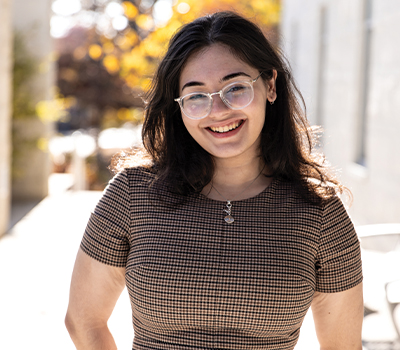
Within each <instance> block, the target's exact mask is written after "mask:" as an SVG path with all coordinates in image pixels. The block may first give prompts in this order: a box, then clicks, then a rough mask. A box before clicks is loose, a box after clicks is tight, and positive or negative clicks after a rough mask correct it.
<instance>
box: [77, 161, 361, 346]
mask: <svg viewBox="0 0 400 350" xmlns="http://www.w3.org/2000/svg"><path fill="white" fill-rule="evenodd" d="M153 176H154V175H152V174H151V173H150V172H148V171H146V170H144V169H142V168H131V169H126V170H125V171H123V172H121V173H119V174H118V175H117V176H116V177H115V178H114V179H113V180H112V181H111V182H110V184H109V186H108V187H107V189H106V190H105V192H104V195H103V197H102V199H101V200H100V202H99V203H98V205H97V207H96V209H95V210H94V213H93V214H92V216H91V218H90V220H89V223H88V225H87V229H86V232H85V235H84V237H83V240H82V243H81V247H82V249H83V250H84V251H85V252H86V253H87V254H88V255H90V256H91V257H93V258H94V259H97V260H99V261H101V262H103V263H105V264H109V265H113V266H119V267H126V285H127V288H128V291H129V295H130V299H131V305H132V318H133V326H134V330H135V337H134V340H133V349H140V350H145V349H146V350H166V349H171V350H172V349H173V350H183V349H208V350H211V349H241V350H242V349H248V350H258V349H271V350H272V349H279V350H284V349H293V347H294V346H295V344H296V342H297V339H298V337H299V332H300V326H301V323H302V321H303V318H304V316H305V314H306V312H307V309H308V308H309V306H310V304H311V301H312V299H313V295H314V292H315V291H319V292H324V293H334V292H340V291H344V290H346V289H349V288H351V287H354V286H356V285H357V284H358V283H360V282H361V281H362V271H361V259H360V249H359V242H358V239H357V236H356V234H355V231H354V228H353V224H352V223H351V221H350V219H349V217H348V215H347V213H346V210H345V209H344V207H343V205H342V203H341V201H340V200H339V199H337V198H335V199H334V200H332V201H330V202H329V204H327V205H326V206H325V207H319V206H315V205H312V204H309V203H307V202H305V201H304V200H302V199H301V197H300V196H299V195H298V193H297V192H296V191H295V190H294V189H293V186H292V185H291V184H290V183H287V182H284V181H282V180H277V179H274V180H273V182H272V184H271V185H270V186H269V187H267V188H266V189H265V190H264V191H263V192H262V193H260V194H258V195H257V196H256V197H253V198H249V199H246V200H241V201H237V202H233V207H232V215H233V216H234V218H235V222H234V223H233V224H227V223H226V222H225V221H224V217H225V215H226V214H225V213H224V212H223V209H225V202H222V201H215V200H211V199H208V198H207V197H205V196H203V195H201V194H200V195H199V194H193V195H191V196H189V197H187V198H181V197H179V196H177V195H174V194H172V193H171V192H170V191H168V190H167V188H166V187H161V186H151V185H150V183H149V181H150V180H151V179H152V178H153Z"/></svg>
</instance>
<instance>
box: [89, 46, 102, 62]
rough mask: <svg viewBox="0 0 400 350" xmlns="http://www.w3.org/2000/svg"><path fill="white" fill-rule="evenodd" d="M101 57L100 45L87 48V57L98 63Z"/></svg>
mask: <svg viewBox="0 0 400 350" xmlns="http://www.w3.org/2000/svg"><path fill="white" fill-rule="evenodd" d="M102 55H103V49H102V48H101V46H100V45H97V44H93V45H90V46H89V56H90V57H91V58H92V59H94V60H95V61H98V60H99V59H100V58H101V56H102Z"/></svg>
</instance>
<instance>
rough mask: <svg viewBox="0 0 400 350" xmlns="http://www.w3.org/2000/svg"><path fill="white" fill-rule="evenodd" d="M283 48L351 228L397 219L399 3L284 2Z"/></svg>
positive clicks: (388, 0)
mask: <svg viewBox="0 0 400 350" xmlns="http://www.w3.org/2000/svg"><path fill="white" fill-rule="evenodd" d="M282 15H283V24H282V35H283V46H284V51H285V52H286V54H287V56H288V58H289V61H290V62H291V64H292V66H293V71H294V76H295V78H296V80H297V82H298V84H299V87H300V90H301V91H302V92H303V94H304V97H305V100H306V103H307V108H308V116H309V119H310V122H311V124H319V125H322V126H323V128H324V130H325V133H324V136H323V140H322V141H323V145H324V151H325V154H326V155H327V158H328V160H330V162H331V163H332V164H333V165H334V166H335V167H336V168H338V169H340V170H341V176H340V177H341V180H342V181H343V183H344V184H345V185H347V186H348V187H350V189H351V190H352V192H353V195H354V203H353V206H352V207H351V209H350V213H351V215H352V217H353V219H354V221H355V222H356V223H357V224H369V223H381V222H382V223H383V222H400V138H399V137H398V133H399V131H400V64H399V62H400V46H399V45H398V44H397V43H398V33H400V2H399V1H397V0H352V1H348V0H336V1H327V0H302V1H299V0H284V1H283V13H282Z"/></svg>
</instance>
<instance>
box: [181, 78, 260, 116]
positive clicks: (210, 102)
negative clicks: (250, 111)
mask: <svg viewBox="0 0 400 350" xmlns="http://www.w3.org/2000/svg"><path fill="white" fill-rule="evenodd" d="M261 75H262V72H261V73H260V74H259V75H258V76H257V78H255V79H249V80H237V81H234V82H232V83H229V84H228V85H226V86H224V87H223V88H222V89H221V90H220V91H217V92H212V93H209V92H191V93H189V94H186V95H184V96H181V97H179V98H175V99H174V101H176V102H178V103H179V106H180V108H181V111H182V112H183V113H184V114H185V116H186V117H188V118H190V119H194V120H198V119H203V118H205V117H207V116H208V115H209V114H210V113H211V110H212V105H213V101H214V100H213V96H214V95H219V97H220V98H221V100H222V102H224V104H225V105H226V106H227V107H229V108H230V109H233V110H239V109H243V108H246V107H247V106H248V105H249V104H250V103H251V102H253V99H254V88H253V84H254V83H255V82H256V81H257V80H258V78H259V77H261ZM237 84H248V86H249V87H250V89H251V90H250V93H251V96H250V98H249V101H247V102H246V103H245V104H243V105H240V106H237V107H235V106H232V105H231V104H230V103H229V101H228V100H227V99H226V98H225V93H226V92H227V91H229V88H231V87H232V86H234V85H237ZM190 96H204V97H207V98H208V105H207V109H206V110H205V113H204V115H201V116H199V117H193V116H191V115H190V113H188V112H187V111H185V108H184V107H183V99H185V98H187V97H190Z"/></svg>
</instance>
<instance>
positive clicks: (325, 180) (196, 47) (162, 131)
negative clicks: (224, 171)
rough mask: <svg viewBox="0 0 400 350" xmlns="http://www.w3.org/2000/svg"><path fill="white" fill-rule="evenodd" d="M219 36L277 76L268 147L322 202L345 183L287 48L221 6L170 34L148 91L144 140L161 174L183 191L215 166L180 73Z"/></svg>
mask: <svg viewBox="0 0 400 350" xmlns="http://www.w3.org/2000/svg"><path fill="white" fill-rule="evenodd" d="M213 44H222V45H225V46H226V47H228V48H229V49H230V50H231V52H232V53H233V54H234V55H236V57H238V58H239V59H240V60H242V61H243V62H245V63H247V64H248V65H250V66H252V67H254V68H256V69H258V71H260V72H263V74H262V78H263V79H264V80H266V81H267V80H269V79H271V78H272V74H273V69H275V70H276V71H277V73H278V76H277V80H276V93H277V99H276V101H275V103H274V104H273V105H270V104H269V103H266V116H265V124H264V127H263V129H262V137H261V146H260V154H261V156H262V157H263V160H264V161H265V164H266V166H267V167H268V169H269V170H270V171H271V172H272V174H271V175H273V176H274V177H278V178H280V179H283V180H285V181H290V182H292V183H294V184H295V186H296V187H297V188H298V190H299V192H300V194H301V195H302V196H303V197H304V198H306V199H308V200H309V201H312V202H314V203H322V202H324V201H325V200H327V199H329V198H331V197H332V196H333V195H335V194H336V193H337V192H340V193H341V192H343V187H342V185H341V184H340V183H339V182H338V181H337V180H336V179H335V178H334V177H333V175H331V174H330V171H329V167H327V166H326V164H324V160H323V158H321V157H319V158H318V157H317V156H316V153H315V150H313V149H314V144H315V138H314V135H313V133H312V131H311V130H310V127H309V124H308V122H307V119H306V115H305V104H304V100H303V98H302V96H301V94H300V92H299V90H298V89H297V87H296V85H295V83H294V80H293V77H292V75H291V72H290V69H289V65H288V64H287V63H286V60H285V59H284V58H283V55H282V54H281V53H280V52H279V51H278V50H277V49H275V48H274V47H272V45H271V44H270V42H269V41H268V40H267V38H266V37H265V35H264V34H263V32H262V31H261V29H260V28H259V27H258V26H257V25H255V24H254V23H252V22H251V21H249V20H247V19H245V18H243V17H241V16H239V15H238V14H235V13H233V12H217V13H214V14H212V15H208V16H205V17H201V18H198V19H196V20H194V21H193V22H191V23H188V24H186V25H184V26H183V27H182V28H181V29H180V30H179V31H178V32H177V33H176V34H175V35H174V36H173V37H172V38H171V40H170V43H169V47H168V50H167V53H166V55H165V56H164V58H163V59H162V61H161V63H160V65H159V67H158V70H157V71H156V73H155V76H154V79H153V83H152V86H151V88H150V90H149V92H148V94H147V96H146V108H145V120H144V124H143V130H142V138H143V145H144V147H145V149H146V151H147V152H148V154H149V155H150V157H151V158H152V161H153V167H154V169H156V173H157V177H156V179H157V180H156V181H166V182H167V183H168V185H169V186H171V188H173V189H174V191H176V192H177V193H180V194H183V195H185V194H189V193H190V192H200V191H201V190H202V189H203V187H204V186H205V185H206V184H208V183H209V182H210V181H211V179H212V177H213V174H214V163H213V159H212V157H211V155H210V154H209V153H207V152H206V151H205V150H204V149H203V148H202V147H201V146H200V145H199V144H198V143H197V142H196V141H195V140H194V139H193V138H192V136H191V135H190V134H189V132H188V131H187V130H186V127H185V125H184V123H183V121H182V116H181V112H180V108H179V105H178V103H176V102H175V101H174V98H176V97H178V95H179V78H180V75H181V72H182V69H183V68H184V66H185V64H186V62H187V60H188V58H189V57H190V56H192V55H193V54H195V53H197V52H199V51H200V50H202V49H205V48H207V47H209V46H211V45H213Z"/></svg>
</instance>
